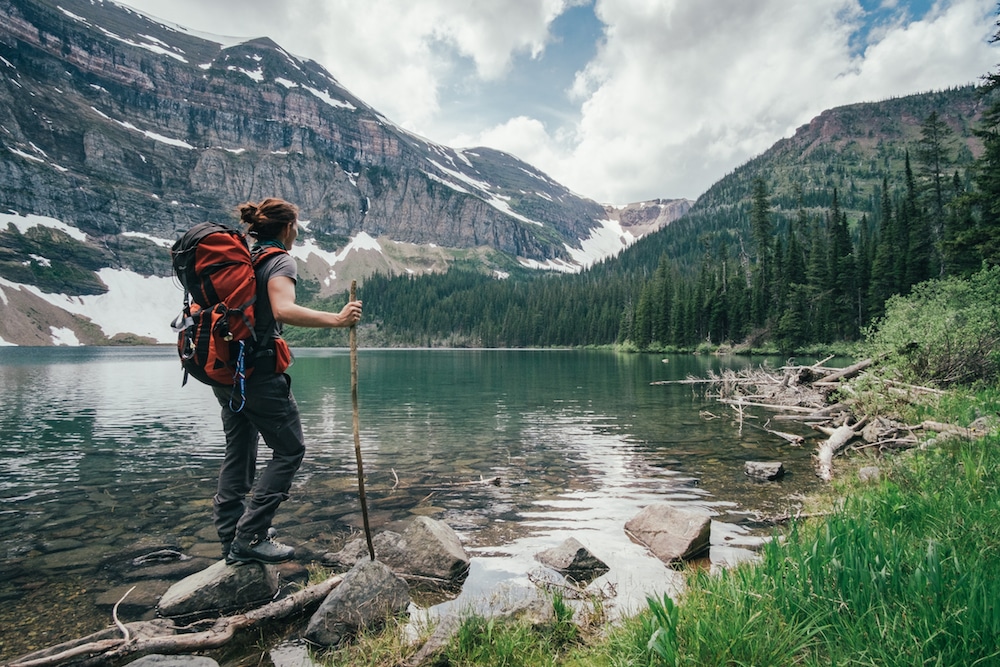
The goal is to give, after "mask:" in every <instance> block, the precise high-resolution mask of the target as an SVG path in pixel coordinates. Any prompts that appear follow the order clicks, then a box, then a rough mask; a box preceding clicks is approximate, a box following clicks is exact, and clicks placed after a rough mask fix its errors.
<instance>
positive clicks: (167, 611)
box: [156, 560, 278, 617]
mask: <svg viewBox="0 0 1000 667" xmlns="http://www.w3.org/2000/svg"><path fill="white" fill-rule="evenodd" d="M277 592H278V570H277V569H276V568H275V567H274V566H273V565H263V564H261V563H246V564H242V565H227V564H226V561H224V560H220V561H218V562H216V563H215V564H214V565H212V566H211V567H208V568H206V569H204V570H202V571H201V572H196V573H194V574H192V575H190V576H188V577H185V578H184V579H181V580H180V581H178V582H177V583H176V584H174V585H173V586H171V587H170V588H168V589H167V592H166V593H164V594H163V597H162V598H160V602H159V604H157V606H156V608H157V610H158V611H159V613H160V615H161V616H166V617H175V616H189V615H199V614H205V613H209V612H217V611H223V612H226V611H233V610H236V609H245V608H249V607H253V606H255V605H257V604H260V603H262V602H267V601H269V600H270V599H271V598H273V597H274V595H275V593H277Z"/></svg>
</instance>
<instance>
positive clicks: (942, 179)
mask: <svg viewBox="0 0 1000 667" xmlns="http://www.w3.org/2000/svg"><path fill="white" fill-rule="evenodd" d="M953 140H954V134H953V133H952V131H951V128H949V127H948V124H947V123H945V122H944V121H943V120H941V117H940V116H939V115H938V112H937V111H932V112H931V113H930V114H929V115H928V116H927V118H926V119H925V120H924V122H923V124H922V125H921V127H920V141H919V142H918V143H917V162H918V164H919V165H920V177H921V180H923V181H924V182H925V197H924V200H925V201H926V202H927V204H928V206H927V208H928V211H929V215H930V225H929V226H930V229H931V232H932V233H933V245H932V248H933V251H934V256H933V257H932V266H934V267H936V270H932V273H933V274H934V275H938V276H940V275H942V273H943V270H944V267H943V264H942V263H941V261H940V257H939V255H938V248H939V247H940V244H941V240H942V238H943V236H944V226H945V204H946V203H947V194H948V190H949V188H948V173H949V172H950V171H951V169H952V165H953V164H954V160H953V159H952V157H951V153H952V143H953Z"/></svg>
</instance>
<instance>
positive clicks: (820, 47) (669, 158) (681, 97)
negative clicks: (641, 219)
mask: <svg viewBox="0 0 1000 667" xmlns="http://www.w3.org/2000/svg"><path fill="white" fill-rule="evenodd" d="M991 10H992V2H991V0H962V1H958V2H954V3H951V4H947V5H944V6H943V8H940V7H939V8H938V9H936V10H935V11H934V12H933V13H932V14H931V15H930V16H928V17H926V18H925V19H924V20H922V21H920V22H917V23H913V24H910V25H908V26H902V27H896V28H894V29H889V30H887V31H886V32H885V34H884V35H883V36H882V37H881V40H880V41H878V42H876V43H873V44H871V45H870V46H869V47H868V48H867V49H865V50H864V51H863V52H862V53H860V54H858V53H855V52H854V51H852V43H851V38H852V35H853V34H854V32H855V30H856V29H857V28H859V27H860V21H861V14H860V12H859V9H858V6H857V4H856V3H855V2H852V1H849V0H812V1H811V2H809V3H787V2H783V1H782V0H766V1H763V0H762V1H758V2H753V3H746V2H743V1H741V0H726V1H716V2H713V3H697V4H695V3H686V2H681V1H679V0H678V1H671V2H667V1H664V2H656V3H649V2H642V1H640V0H615V1H614V2H611V1H601V2H599V3H598V11H599V12H600V16H601V18H602V20H603V21H604V22H605V23H606V24H607V25H608V26H609V27H608V32H607V43H606V44H605V46H604V48H602V50H601V51H600V53H599V55H598V57H597V58H596V59H595V60H594V61H593V62H591V63H590V64H589V65H588V67H587V68H586V70H584V71H583V72H582V73H581V74H580V76H579V77H578V80H577V84H576V87H575V91H576V92H577V94H578V95H580V96H581V97H583V98H584V102H583V104H582V118H581V121H580V123H579V126H578V128H577V135H576V142H575V144H574V145H573V146H572V148H571V150H569V151H567V152H565V153H563V154H559V155H553V153H552V151H551V150H550V146H549V145H546V144H545V143H544V142H536V143H535V144H534V145H536V146H540V147H541V148H540V150H537V151H533V150H531V149H530V148H529V149H528V150H522V151H521V152H520V153H519V155H520V157H522V158H524V159H526V160H527V161H529V162H532V163H533V164H536V165H537V166H538V167H540V168H541V169H543V170H546V171H548V172H549V173H550V174H552V175H553V176H554V177H555V178H556V179H558V180H561V181H562V182H564V183H567V184H569V185H571V186H572V187H573V188H574V189H575V190H577V191H580V192H584V193H586V194H588V195H589V196H591V197H594V198H597V199H599V200H603V201H612V202H615V203H622V202H623V201H636V200H639V199H648V198H651V197H655V196H662V197H677V196H686V197H692V198H693V197H696V196H697V195H699V194H700V193H701V192H703V191H704V190H705V189H707V188H708V187H709V186H710V185H711V184H712V183H714V182H715V181H716V180H718V179H719V178H720V177H721V176H723V175H724V174H725V173H727V172H728V171H730V170H732V169H733V168H735V167H737V166H739V165H740V164H742V163H743V162H745V161H746V160H747V159H749V158H751V157H753V156H754V155H756V154H758V153H760V152H762V151H763V150H766V149H767V148H768V147H769V146H771V145H772V144H773V143H774V142H775V141H777V140H778V139H780V138H781V137H783V136H788V135H790V134H791V133H792V132H793V131H794V129H795V128H796V127H798V126H799V125H802V124H803V123H805V122H807V121H808V120H810V119H811V118H812V117H814V116H816V115H817V114H819V113H820V112H821V111H823V110H824V109H827V108H830V107H834V106H838V105H842V104H848V103H853V102H859V101H872V100H877V99H884V98H886V97H889V96H893V95H903V94H908V93H913V92H924V91H927V90H932V89H939V88H945V87H949V86H954V85H961V84H965V83H970V82H973V81H974V80H975V79H976V78H977V77H978V76H979V75H981V74H983V73H985V72H987V71H988V70H989V69H990V67H991V64H992V61H993V54H992V53H990V51H989V49H988V47H987V46H986V43H985V40H986V39H987V37H988V36H989V34H990V32H991V30H990V29H991V21H990V20H989V16H990V12H991ZM484 136H487V137H489V136H491V133H489V132H487V133H485V134H484Z"/></svg>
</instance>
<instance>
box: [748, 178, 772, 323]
mask: <svg viewBox="0 0 1000 667" xmlns="http://www.w3.org/2000/svg"><path fill="white" fill-rule="evenodd" d="M750 237H751V239H752V240H753V244H754V251H755V252H756V255H757V263H756V266H755V267H754V270H753V272H752V275H753V292H752V294H751V309H752V312H751V319H752V320H753V323H754V325H755V326H763V325H764V324H765V322H766V320H767V316H768V314H769V313H768V310H769V306H770V304H771V276H772V271H773V253H774V249H773V247H772V243H773V240H774V225H773V223H772V221H771V203H770V201H769V200H768V194H767V184H766V183H765V182H764V179H763V178H757V179H755V180H754V182H753V196H752V198H751V205H750Z"/></svg>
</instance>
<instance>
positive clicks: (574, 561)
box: [535, 537, 610, 582]
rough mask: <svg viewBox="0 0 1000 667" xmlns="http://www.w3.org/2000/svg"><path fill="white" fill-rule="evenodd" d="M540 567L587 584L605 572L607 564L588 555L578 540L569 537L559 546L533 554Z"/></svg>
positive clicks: (588, 552)
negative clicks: (543, 566)
mask: <svg viewBox="0 0 1000 667" xmlns="http://www.w3.org/2000/svg"><path fill="white" fill-rule="evenodd" d="M535 559H536V560H537V561H538V562H540V563H541V564H542V565H546V566H548V567H551V568H552V569H553V570H555V571H556V572H558V573H560V574H562V575H563V576H566V577H568V578H570V579H572V580H574V581H578V582H589V581H591V580H593V579H596V578H597V577H599V576H601V575H602V574H604V573H605V572H607V571H608V570H609V569H610V568H608V566H607V563H605V562H604V561H602V560H601V559H600V558H598V557H597V556H595V555H594V554H592V553H590V551H589V550H588V549H587V547H585V546H583V544H581V543H580V541H579V540H578V539H576V538H575V537H570V538H568V539H566V540H565V541H564V542H563V543H562V544H560V545H559V546H556V547H553V548H551V549H546V550H545V551H542V552H539V553H537V554H535Z"/></svg>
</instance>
